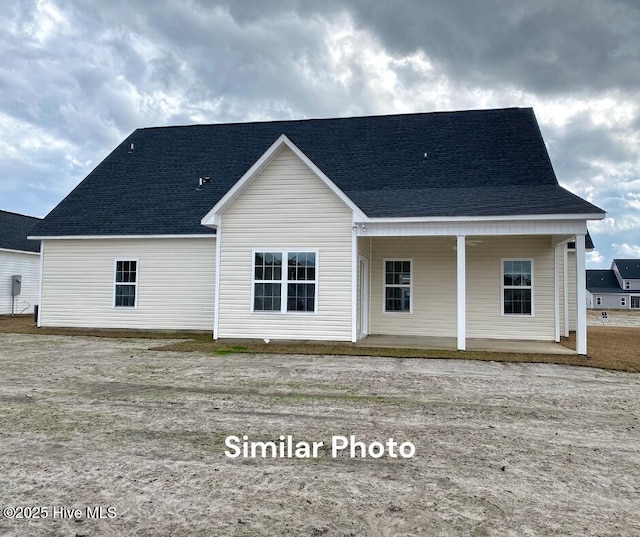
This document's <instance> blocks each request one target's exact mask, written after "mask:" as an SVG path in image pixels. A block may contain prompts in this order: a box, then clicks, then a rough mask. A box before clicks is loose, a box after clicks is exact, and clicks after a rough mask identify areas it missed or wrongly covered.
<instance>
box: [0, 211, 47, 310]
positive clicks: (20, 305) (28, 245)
mask: <svg viewBox="0 0 640 537" xmlns="http://www.w3.org/2000/svg"><path fill="white" fill-rule="evenodd" d="M38 222H40V219H39V218H34V217H32V216H24V215H22V214H16V213H10V212H7V211H0V315H5V314H8V313H16V314H20V313H33V307H34V306H35V305H36V304H37V303H38V295H39V292H40V243H39V242H38V241H32V240H28V239H27V235H29V233H30V232H31V230H32V229H33V227H34V226H35V225H36V224H37V223H38ZM14 276H20V278H19V280H20V283H19V284H18V285H19V286H20V289H19V290H20V293H19V294H16V295H15V296H14V294H13V293H12V280H13V277H14Z"/></svg>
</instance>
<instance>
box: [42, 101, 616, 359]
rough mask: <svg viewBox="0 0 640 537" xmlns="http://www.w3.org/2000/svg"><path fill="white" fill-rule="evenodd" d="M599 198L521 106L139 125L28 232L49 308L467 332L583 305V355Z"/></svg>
mask: <svg viewBox="0 0 640 537" xmlns="http://www.w3.org/2000/svg"><path fill="white" fill-rule="evenodd" d="M604 215H605V213H604V211H602V210H601V209H599V208H598V207H596V206H594V205H592V204H591V203H589V202H587V201H586V200H583V199H581V198H580V197H578V196H576V195H575V194H573V193H571V192H569V191H567V190H566V189H564V188H562V187H561V186H560V185H559V183H558V180H557V178H556V176H555V173H554V170H553V167H552V165H551V161H550V159H549V155H548V153H547V150H546V147H545V144H544V141H543V139H542V136H541V133H540V130H539V127H538V124H537V121H536V118H535V115H534V113H533V110H531V109H528V108H525V109H521V108H510V109H499V110H474V111H462V112H438V113H424V114H403V115H390V116H369V117H354V118H336V119H316V120H300V121H273V122H259V123H236V124H216V125H193V126H184V127H160V128H146V129H138V130H136V131H134V132H133V133H132V134H131V135H130V136H129V137H127V138H126V139H125V140H124V141H123V142H122V143H121V144H120V145H119V146H118V147H117V148H116V149H115V150H114V151H113V152H112V153H111V154H110V155H109V156H108V157H107V158H106V159H105V160H104V161H103V162H102V163H101V164H100V165H98V166H97V167H96V169H95V170H93V171H92V172H91V173H90V174H89V176H87V178H86V179H85V180H84V181H83V182H82V183H80V184H79V185H78V187H77V188H76V189H75V190H74V191H73V192H71V193H70V194H69V195H68V196H67V197H66V198H65V199H64V200H63V201H62V202H61V203H60V204H59V205H58V207H56V208H55V209H54V210H53V211H52V212H51V213H50V214H49V215H48V216H47V218H46V219H45V220H44V221H43V222H42V223H41V224H40V225H39V226H38V228H37V229H36V230H34V232H33V237H34V238H37V239H40V240H42V241H43V255H44V262H43V279H42V304H41V309H40V319H39V324H40V326H74V327H101V328H102V327H110V328H123V327H126V328H145V329H167V328H170V329H190V330H209V331H211V332H212V333H213V337H215V338H216V339H217V338H260V339H270V340H272V339H300V340H335V341H357V340H358V339H360V338H363V337H366V336H367V335H369V334H382V335H385V334H386V335H406V336H439V337H449V338H452V339H453V340H454V341H455V346H456V347H457V348H459V349H465V348H466V341H467V339H468V338H498V339H531V340H548V341H558V340H559V339H560V337H561V336H564V335H568V331H569V327H570V317H571V312H572V311H573V312H574V313H573V318H574V324H575V327H576V330H577V333H578V338H577V340H578V352H580V353H585V352H586V309H585V303H586V301H585V270H584V269H585V267H584V251H585V236H586V233H587V222H588V221H589V220H594V219H601V218H604ZM571 242H572V243H573V244H574V251H575V254H574V255H575V262H574V263H573V266H571V262H570V259H571V258H570V253H569V247H568V244H569V243H571ZM570 297H571V298H570Z"/></svg>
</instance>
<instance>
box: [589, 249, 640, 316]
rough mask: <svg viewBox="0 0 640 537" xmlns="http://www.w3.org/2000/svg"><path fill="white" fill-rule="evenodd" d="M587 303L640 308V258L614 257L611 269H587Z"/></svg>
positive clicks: (590, 304)
mask: <svg viewBox="0 0 640 537" xmlns="http://www.w3.org/2000/svg"><path fill="white" fill-rule="evenodd" d="M587 304H588V307H589V308H597V309H640V259H614V260H613V262H612V263H611V269H609V270H587Z"/></svg>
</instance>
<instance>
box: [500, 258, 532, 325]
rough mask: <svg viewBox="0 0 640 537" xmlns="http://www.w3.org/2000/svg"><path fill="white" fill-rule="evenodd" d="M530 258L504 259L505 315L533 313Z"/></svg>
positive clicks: (503, 294)
mask: <svg viewBox="0 0 640 537" xmlns="http://www.w3.org/2000/svg"><path fill="white" fill-rule="evenodd" d="M532 265H533V261H532V260H530V259H525V260H521V259H513V260H511V259H505V260H503V261H502V301H503V309H502V312H503V314H504V315H532V314H533V300H532V297H533V293H532V290H533V285H532V284H533V280H532V274H533V273H532V270H531V269H532Z"/></svg>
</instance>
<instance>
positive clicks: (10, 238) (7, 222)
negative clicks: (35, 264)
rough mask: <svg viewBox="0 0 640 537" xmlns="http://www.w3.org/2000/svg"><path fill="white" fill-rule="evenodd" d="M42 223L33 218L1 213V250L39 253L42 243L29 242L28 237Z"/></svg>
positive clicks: (5, 212)
mask: <svg viewBox="0 0 640 537" xmlns="http://www.w3.org/2000/svg"><path fill="white" fill-rule="evenodd" d="M40 221H41V220H40V219H39V218H35V217H33V216H25V215H23V214H16V213H10V212H7V211H0V248H4V249H6V250H21V251H24V252H39V251H40V241H32V240H29V239H27V235H30V234H31V230H32V229H33V227H34V226H35V225H36V224H37V223H38V222H40Z"/></svg>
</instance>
